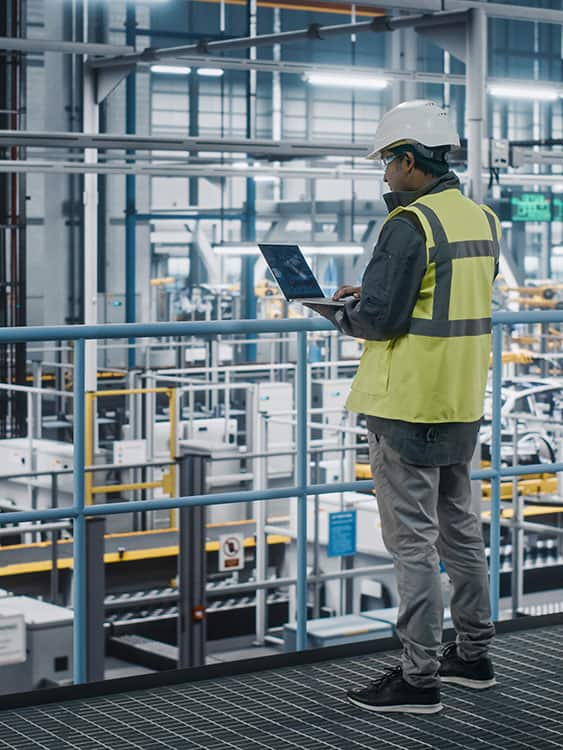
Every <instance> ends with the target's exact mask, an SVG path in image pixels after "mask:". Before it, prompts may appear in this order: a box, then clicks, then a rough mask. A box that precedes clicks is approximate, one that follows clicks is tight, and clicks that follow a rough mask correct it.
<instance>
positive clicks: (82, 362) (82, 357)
mask: <svg viewBox="0 0 563 750" xmlns="http://www.w3.org/2000/svg"><path fill="white" fill-rule="evenodd" d="M85 370H86V347H85V342H84V341H82V340H79V341H76V343H75V350H74V387H73V393H74V435H73V438H74V475H73V489H74V505H73V508H72V509H73V511H74V512H75V513H76V514H77V515H76V516H75V517H74V519H73V539H74V544H73V556H74V597H73V606H74V630H73V643H74V682H75V683H76V684H80V683H82V682H85V681H86V646H87V622H86V519H85V517H84V467H85V445H84V414H85V409H84V405H85V404H84V389H85V382H86V373H85Z"/></svg>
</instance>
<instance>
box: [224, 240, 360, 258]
mask: <svg viewBox="0 0 563 750" xmlns="http://www.w3.org/2000/svg"><path fill="white" fill-rule="evenodd" d="M299 247H300V248H301V251H302V253H303V255H363V252H364V248H363V246H362V245H338V244H336V245H299ZM213 250H214V251H215V254H216V255H236V256H242V255H260V250H259V249H258V245H253V244H248V243H241V244H240V245H237V244H231V245H215V247H214V248H213Z"/></svg>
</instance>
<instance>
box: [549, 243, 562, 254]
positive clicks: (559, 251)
mask: <svg viewBox="0 0 563 750" xmlns="http://www.w3.org/2000/svg"><path fill="white" fill-rule="evenodd" d="M551 252H552V253H553V255H563V245H553V247H552V248H551Z"/></svg>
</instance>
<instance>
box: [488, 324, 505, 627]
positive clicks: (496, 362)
mask: <svg viewBox="0 0 563 750" xmlns="http://www.w3.org/2000/svg"><path fill="white" fill-rule="evenodd" d="M492 385H493V406H492V435H491V468H492V470H493V476H492V477H491V524H490V527H489V535H490V540H489V547H490V560H489V578H490V598H491V614H492V618H493V620H498V607H499V596H500V493H501V487H500V483H501V475H500V469H501V464H500V461H501V454H500V445H501V440H502V433H501V410H502V391H501V388H502V326H501V325H500V324H499V325H495V326H493V384H492Z"/></svg>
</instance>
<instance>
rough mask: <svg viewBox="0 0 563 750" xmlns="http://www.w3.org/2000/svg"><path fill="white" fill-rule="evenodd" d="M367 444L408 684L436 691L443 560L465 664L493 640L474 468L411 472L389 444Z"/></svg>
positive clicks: (381, 440) (374, 439)
mask: <svg viewBox="0 0 563 750" xmlns="http://www.w3.org/2000/svg"><path fill="white" fill-rule="evenodd" d="M368 439H369V447H370V459H371V468H372V471H373V476H374V481H375V489H376V494H377V502H378V506H379V514H380V517H381V529H382V534H383V541H384V543H385V546H386V547H387V549H388V550H389V552H390V554H391V555H392V557H393V562H394V565H395V571H396V574H397V584H398V589H399V597H400V606H399V615H398V619H397V634H398V636H399V638H400V640H401V643H402V644H403V655H402V666H403V677H404V678H405V679H406V681H407V682H409V683H410V684H412V685H415V686H416V687H434V686H436V685H438V684H439V678H438V676H437V673H438V668H439V662H438V649H439V646H440V643H441V641H442V623H443V614H444V609H443V602H442V588H441V581H440V571H439V560H440V559H441V560H442V562H443V563H444V566H445V568H446V572H447V574H448V576H449V578H450V580H451V582H452V594H451V600H450V608H451V612H452V619H453V623H454V626H455V629H456V632H457V644H458V653H459V655H460V656H461V658H462V659H466V660H468V661H472V660H474V659H479V658H480V657H481V656H485V655H486V654H487V650H488V646H489V644H490V642H491V640H492V638H493V636H494V626H493V624H492V622H491V610H490V605H489V582H488V570H487V561H486V558H485V548H484V545H483V536H482V532H481V522H480V520H479V519H478V518H477V516H476V514H475V512H474V511H473V510H472V507H471V482H470V465H469V464H468V463H467V464H465V463H460V464H453V465H452V466H438V467H428V466H414V465H413V464H408V463H406V462H405V461H403V460H402V459H401V456H400V455H399V453H397V452H396V451H395V450H393V448H391V446H390V445H389V442H388V441H387V440H386V439H385V437H384V436H382V435H379V436H376V435H374V434H373V433H371V432H368Z"/></svg>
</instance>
